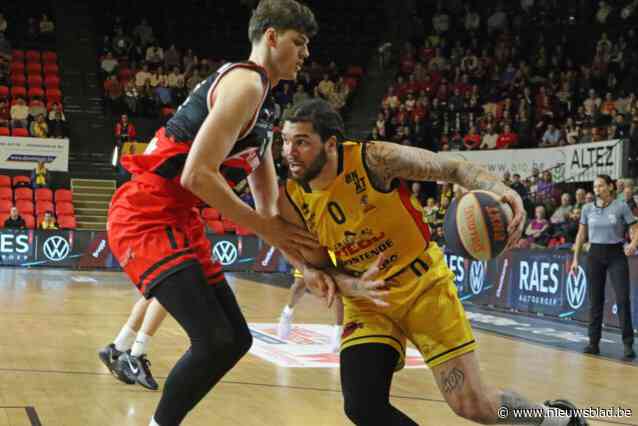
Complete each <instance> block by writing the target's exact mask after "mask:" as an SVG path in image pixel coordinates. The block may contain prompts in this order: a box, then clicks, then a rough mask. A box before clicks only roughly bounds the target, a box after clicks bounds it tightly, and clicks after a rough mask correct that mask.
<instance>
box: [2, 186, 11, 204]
mask: <svg viewBox="0 0 638 426" xmlns="http://www.w3.org/2000/svg"><path fill="white" fill-rule="evenodd" d="M0 200H10V201H13V190H12V189H11V188H7V187H2V188H0Z"/></svg>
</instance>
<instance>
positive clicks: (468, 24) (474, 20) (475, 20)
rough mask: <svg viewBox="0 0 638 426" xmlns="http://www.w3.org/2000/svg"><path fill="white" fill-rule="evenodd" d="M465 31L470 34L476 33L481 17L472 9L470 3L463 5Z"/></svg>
mask: <svg viewBox="0 0 638 426" xmlns="http://www.w3.org/2000/svg"><path fill="white" fill-rule="evenodd" d="M463 24H464V26H465V30H466V31H467V32H468V33H470V34H474V33H476V32H477V31H478V30H479V28H480V26H481V15H479V14H478V12H477V11H476V10H474V9H472V5H471V4H470V3H465V18H464V20H463Z"/></svg>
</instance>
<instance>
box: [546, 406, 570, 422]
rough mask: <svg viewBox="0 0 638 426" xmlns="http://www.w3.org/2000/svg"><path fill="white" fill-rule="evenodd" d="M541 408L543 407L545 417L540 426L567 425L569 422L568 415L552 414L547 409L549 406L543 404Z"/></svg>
mask: <svg viewBox="0 0 638 426" xmlns="http://www.w3.org/2000/svg"><path fill="white" fill-rule="evenodd" d="M543 408H544V409H545V418H544V419H543V423H541V426H567V425H568V424H569V420H570V419H569V417H557V416H553V415H552V414H551V413H550V411H549V410H548V409H547V408H549V407H547V406H546V405H543Z"/></svg>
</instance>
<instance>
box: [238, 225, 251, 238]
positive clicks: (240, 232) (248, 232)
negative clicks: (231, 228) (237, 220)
mask: <svg viewBox="0 0 638 426" xmlns="http://www.w3.org/2000/svg"><path fill="white" fill-rule="evenodd" d="M235 233H236V234H237V235H240V236H246V235H255V233H254V232H253V231H251V230H250V229H248V228H244V227H243V226H239V225H237V226H236V227H235Z"/></svg>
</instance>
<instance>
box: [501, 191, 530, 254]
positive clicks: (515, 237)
mask: <svg viewBox="0 0 638 426" xmlns="http://www.w3.org/2000/svg"><path fill="white" fill-rule="evenodd" d="M501 201H502V202H504V203H507V204H509V206H510V207H511V208H512V213H513V215H514V216H513V218H512V221H511V222H510V224H509V227H508V228H507V232H508V234H509V238H508V239H507V246H506V249H509V248H512V247H515V246H516V244H517V243H518V241H519V240H520V239H521V235H523V226H524V225H525V219H526V217H527V213H526V212H525V207H524V206H523V200H522V199H521V196H520V195H518V192H516V191H514V190H513V189H508V190H507V191H505V193H504V194H503V196H502V197H501Z"/></svg>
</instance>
